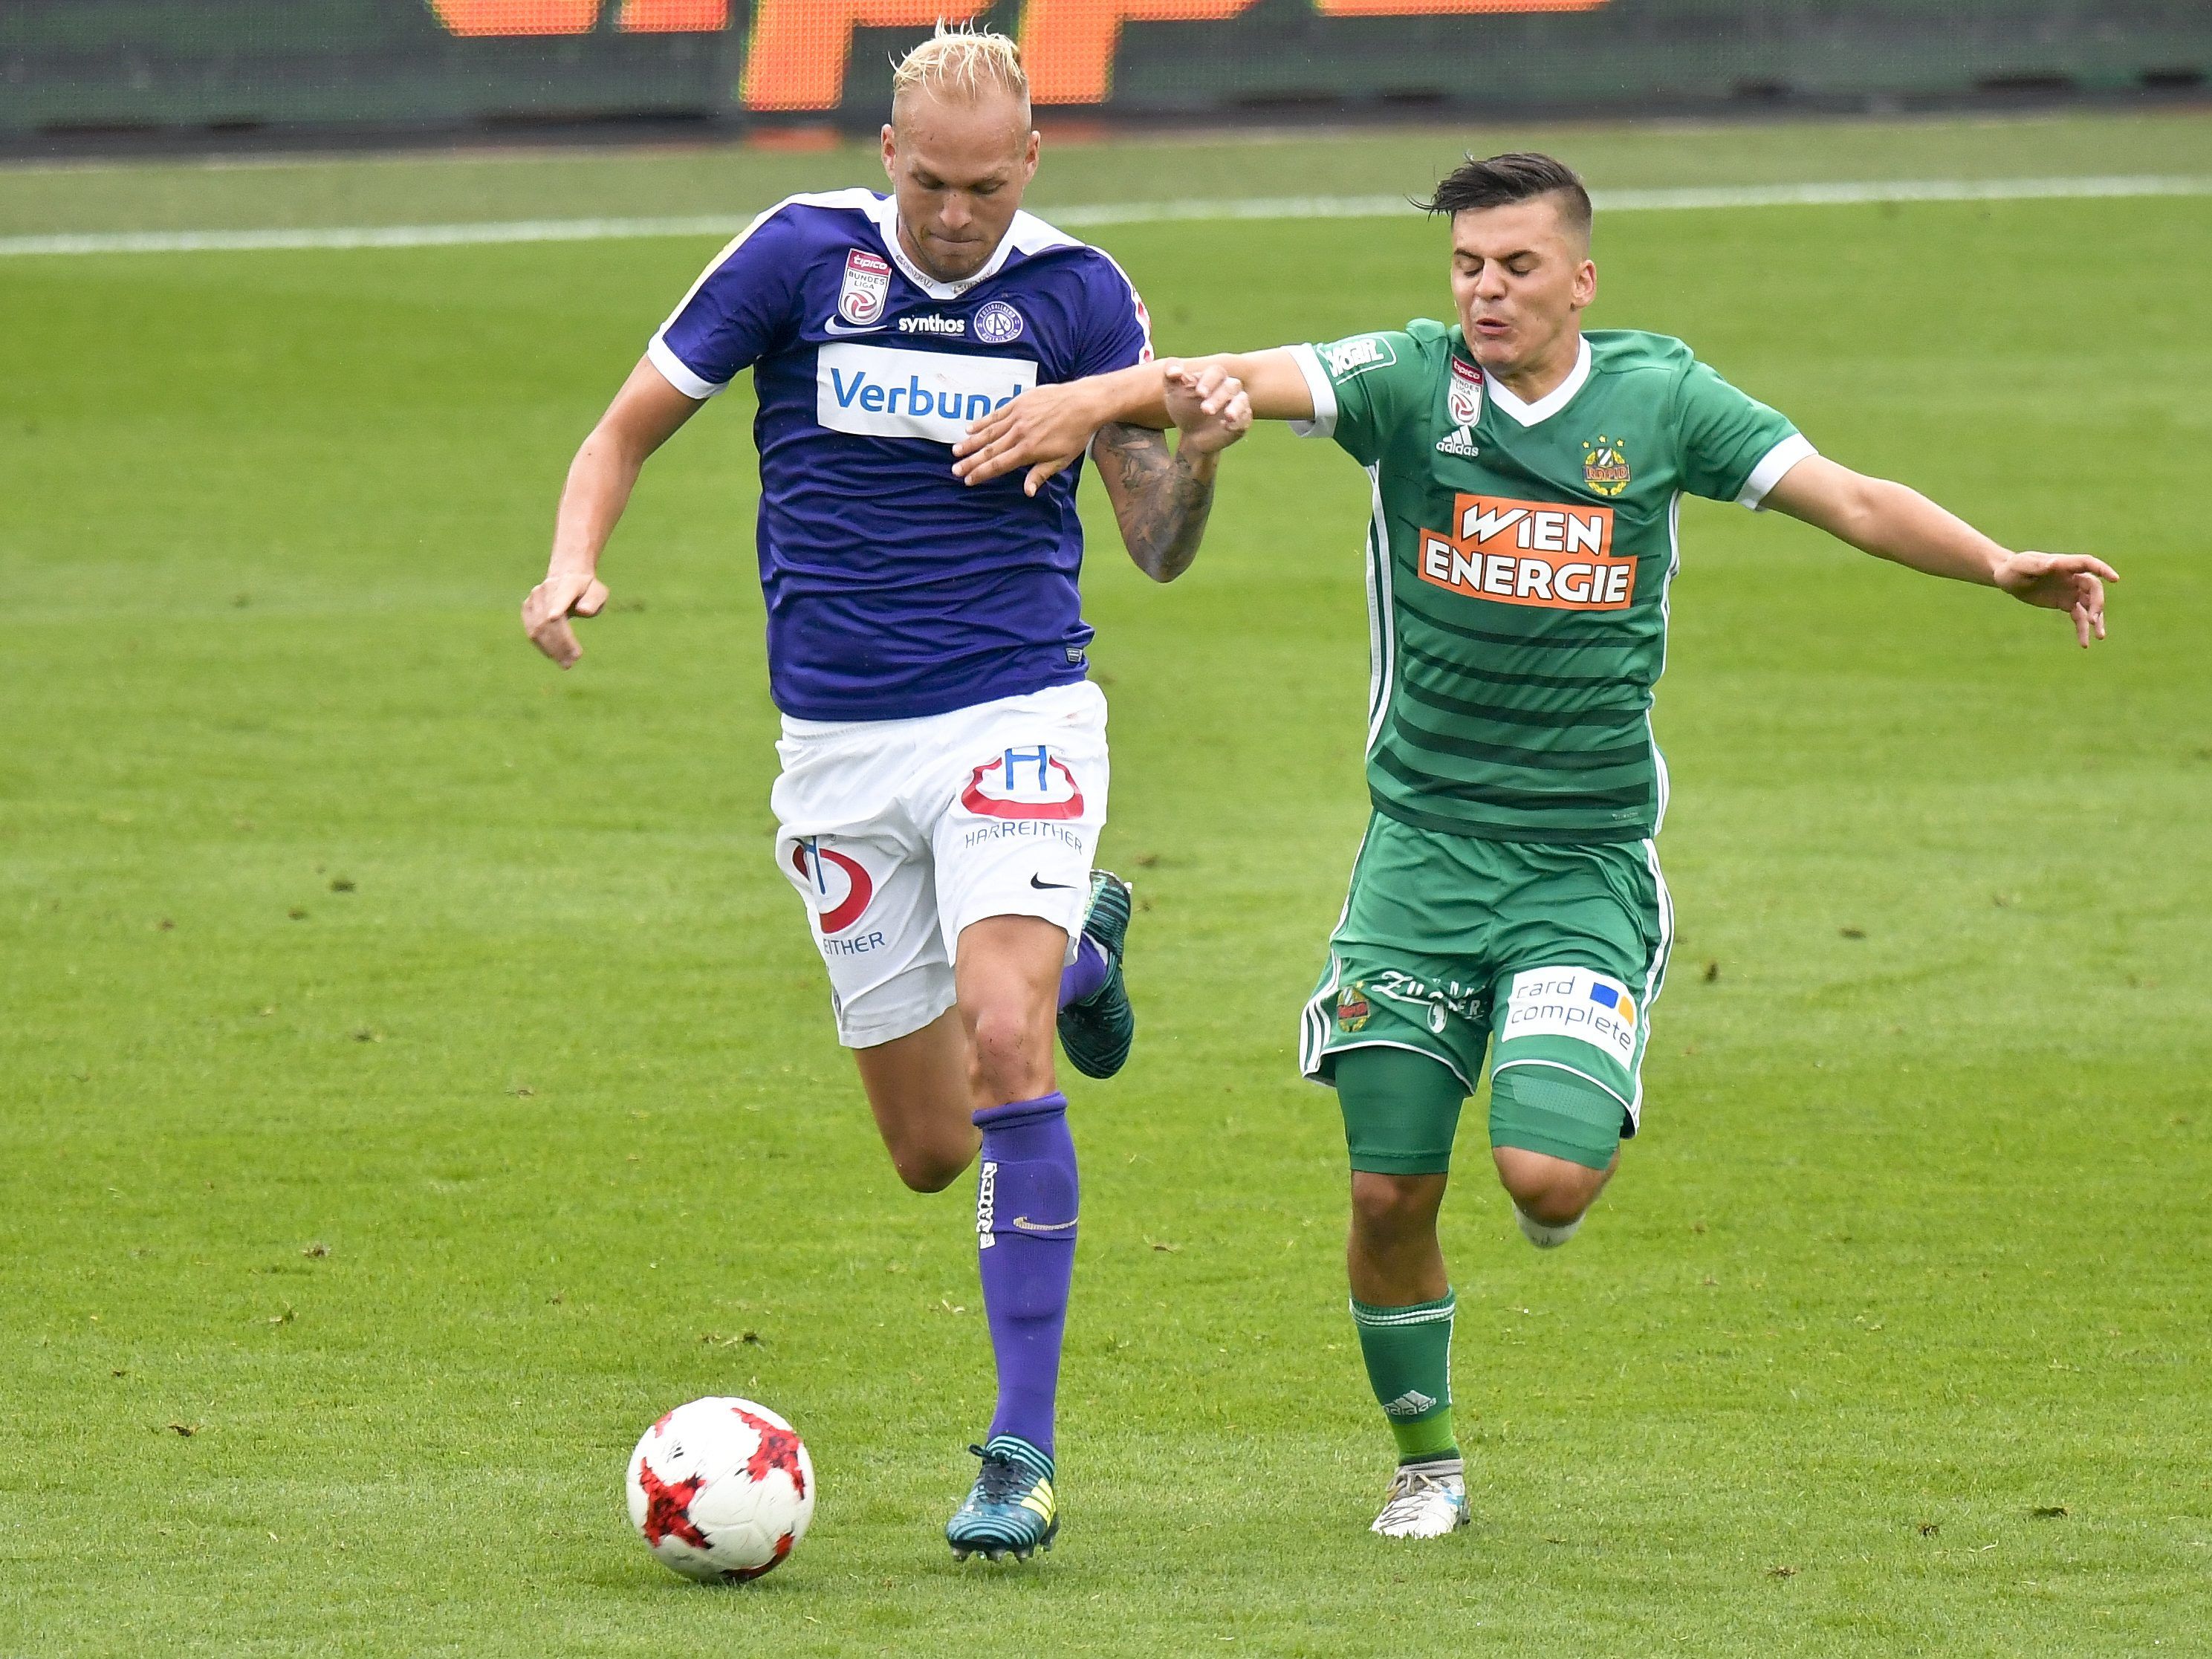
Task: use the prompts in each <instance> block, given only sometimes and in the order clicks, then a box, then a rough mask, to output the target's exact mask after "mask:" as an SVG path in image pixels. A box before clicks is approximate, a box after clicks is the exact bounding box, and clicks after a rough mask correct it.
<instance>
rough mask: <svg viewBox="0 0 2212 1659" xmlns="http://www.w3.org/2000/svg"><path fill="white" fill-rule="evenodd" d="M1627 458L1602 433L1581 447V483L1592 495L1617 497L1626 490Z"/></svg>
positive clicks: (1616, 445) (1618, 447) (1618, 446)
mask: <svg viewBox="0 0 2212 1659" xmlns="http://www.w3.org/2000/svg"><path fill="white" fill-rule="evenodd" d="M1628 477H1629V473H1628V457H1627V456H1626V455H1625V454H1623V453H1621V448H1620V445H1619V444H1617V443H1615V442H1614V441H1613V440H1612V439H1610V438H1608V437H1607V436H1606V435H1605V434H1604V433H1602V432H1601V433H1599V434H1598V435H1597V441H1596V442H1595V443H1586V444H1584V445H1583V483H1585V484H1587V485H1589V489H1590V491H1591V493H1592V494H1593V495H1619V494H1620V492H1621V491H1622V490H1624V489H1627V488H1628Z"/></svg>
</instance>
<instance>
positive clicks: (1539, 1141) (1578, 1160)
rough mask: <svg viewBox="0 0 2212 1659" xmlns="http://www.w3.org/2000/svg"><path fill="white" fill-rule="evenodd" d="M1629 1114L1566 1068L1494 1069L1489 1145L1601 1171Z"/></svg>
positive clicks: (1607, 1092)
mask: <svg viewBox="0 0 2212 1659" xmlns="http://www.w3.org/2000/svg"><path fill="white" fill-rule="evenodd" d="M1627 1122H1628V1113H1627V1111H1626V1109H1625V1108H1623V1107H1622V1105H1621V1103H1620V1097H1619V1096H1618V1095H1616V1094H1614V1093H1613V1091H1612V1090H1610V1089H1608V1088H1607V1087H1606V1086H1605V1085H1603V1084H1602V1083H1600V1082H1599V1081H1597V1079H1595V1078H1591V1077H1587V1076H1584V1075H1583V1073H1579V1072H1574V1071H1570V1070H1568V1069H1567V1068H1566V1067H1565V1066H1556V1067H1555V1066H1528V1065H1523V1066H1512V1065H1510V1063H1509V1064H1508V1065H1507V1066H1505V1067H1504V1069H1503V1070H1498V1069H1496V1068H1493V1069H1492V1073H1491V1077H1490V1144H1491V1145H1492V1146H1517V1147H1519V1148H1520V1149H1521V1150H1522V1151H1523V1152H1541V1153H1542V1154H1543V1155H1544V1156H1545V1157H1547V1158H1565V1159H1566V1160H1567V1161H1568V1162H1569V1163H1571V1164H1581V1165H1582V1166H1583V1168H1584V1169H1586V1170H1602V1169H1604V1168H1605V1167H1606V1166H1607V1164H1611V1163H1612V1162H1613V1154H1614V1153H1615V1152H1618V1151H1619V1150H1620V1141H1621V1131H1622V1129H1623V1128H1624V1127H1626V1125H1627Z"/></svg>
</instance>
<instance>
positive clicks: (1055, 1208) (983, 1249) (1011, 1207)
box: [975, 1091, 1078, 1457]
mask: <svg viewBox="0 0 2212 1659" xmlns="http://www.w3.org/2000/svg"><path fill="white" fill-rule="evenodd" d="M975 1127H977V1128H979V1129H981V1130H982V1132H983V1155H982V1163H981V1171H980V1173H979V1175H978V1176H977V1178H976V1187H975V1243H976V1245H977V1251H976V1255H977V1265H978V1267H980V1269H981V1273H982V1278H983V1308H984V1311H985V1312H986V1314H987V1316H989V1319H990V1324H991V1352H992V1355H993V1357H994V1358H995V1359H996V1360H997V1361H998V1367H999V1407H998V1411H997V1413H996V1414H995V1415H994V1417H993V1418H992V1419H991V1432H992V1433H993V1434H994V1435H998V1434H1012V1435H1018V1436H1020V1437H1022V1438H1023V1439H1024V1440H1026V1441H1028V1442H1029V1443H1030V1444H1031V1445H1033V1446H1035V1447H1036V1449H1038V1450H1039V1451H1041V1452H1042V1453H1044V1454H1045V1455H1047V1456H1048V1457H1049V1456H1050V1455H1052V1424H1053V1403H1054V1398H1055V1396H1056V1395H1058V1393H1059V1390H1060V1340H1061V1337H1062V1335H1063V1334H1065V1332H1066V1326H1067V1291H1068V1286H1069V1285H1070V1283H1071V1282H1072V1281H1073V1279H1074V1276H1075V1223H1076V1206H1077V1199H1078V1187H1077V1183H1076V1176H1075V1141H1074V1139H1073V1137H1072V1136H1071V1135H1070V1134H1069V1133H1068V1132H1067V1097H1066V1096H1065V1095H1062V1094H1060V1093H1059V1092H1058V1091H1054V1092H1053V1093H1051V1094H1048V1095H1040V1096H1038V1097H1037V1098H1036V1099H1035V1100H1018V1101H1015V1102H1013V1103H1012V1104H1011V1105H1006V1106H994V1107H992V1108H990V1109H988V1110H987V1111H981V1112H978V1113H976V1114H975Z"/></svg>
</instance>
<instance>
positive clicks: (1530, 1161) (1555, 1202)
mask: <svg viewBox="0 0 2212 1659" xmlns="http://www.w3.org/2000/svg"><path fill="white" fill-rule="evenodd" d="M1490 1155H1491V1158H1492V1161H1493V1162H1494V1163H1495V1164H1497V1165H1498V1181H1499V1182H1500V1184H1502V1185H1503V1186H1504V1188H1505V1190H1506V1193H1507V1194H1508V1195H1509V1196H1510V1197H1511V1199H1512V1200H1513V1202H1514V1205H1515V1206H1516V1208H1518V1209H1519V1210H1520V1212H1521V1213H1522V1214H1523V1215H1525V1216H1527V1217H1528V1219H1529V1220H1531V1221H1534V1222H1538V1223H1541V1225H1544V1226H1547V1227H1564V1226H1565V1225H1568V1224H1569V1223H1570V1222H1572V1221H1577V1220H1579V1219H1580V1218H1581V1217H1582V1214H1583V1212H1584V1211H1585V1210H1587V1209H1589V1206H1591V1205H1592V1204H1594V1203H1595V1202H1596V1201H1597V1195H1598V1194H1600V1193H1601V1192H1602V1191H1604V1190H1605V1183H1606V1182H1607V1180H1609V1179H1610V1178H1611V1177H1612V1175H1613V1169H1614V1168H1615V1166H1617V1165H1618V1164H1620V1152H1618V1151H1617V1150H1616V1151H1615V1152H1614V1153H1613V1158H1612V1159H1611V1161H1610V1162H1608V1163H1607V1164H1606V1166H1605V1167H1604V1168H1602V1169H1595V1170H1594V1169H1592V1168H1590V1167H1589V1165H1588V1164H1577V1163H1576V1162H1574V1161H1573V1160H1572V1159H1570V1158H1554V1157H1553V1156H1551V1155H1550V1154H1549V1153H1546V1152H1529V1151H1528V1150H1527V1149H1526V1148H1523V1147H1520V1146H1494V1147H1492V1149H1491V1154H1490Z"/></svg>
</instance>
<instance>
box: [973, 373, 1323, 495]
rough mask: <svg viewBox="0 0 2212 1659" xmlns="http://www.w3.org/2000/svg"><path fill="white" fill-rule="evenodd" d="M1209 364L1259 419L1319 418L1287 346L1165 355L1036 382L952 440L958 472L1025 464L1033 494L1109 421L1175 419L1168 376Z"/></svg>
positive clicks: (984, 473)
mask: <svg viewBox="0 0 2212 1659" xmlns="http://www.w3.org/2000/svg"><path fill="white" fill-rule="evenodd" d="M1208 368H1218V369H1219V370H1220V371H1221V372H1222V373H1223V374H1225V375H1227V376H1229V377H1230V378H1231V379H1233V380H1236V381H1237V383H1238V384H1239V385H1240V386H1242V387H1243V392H1244V395H1245V398H1246V400H1247V401H1248V402H1249V404H1251V406H1252V416H1253V418H1254V419H1255V420H1261V421H1310V420H1311V419H1312V418H1313V412H1314V408H1313V392H1312V390H1311V388H1310V387H1309V386H1307V385H1306V377H1305V375H1304V373H1303V372H1301V371H1300V369H1299V368H1298V365H1297V359H1296V358H1294V357H1293V356H1291V353H1290V351H1289V349H1288V348H1286V347H1276V348H1274V349H1272V350H1267V351H1248V352H1241V353H1240V352H1223V353H1218V354H1217V355H1215V356H1210V357H1164V358H1162V359H1160V360H1159V361H1158V362H1151V363H1135V364H1132V365H1131V366H1130V367H1129V368H1118V369H1115V371H1114V372H1113V373H1112V374H1093V375H1091V377H1090V378H1088V379H1087V380H1068V381H1065V382H1063V383H1062V384H1060V385H1059V386H1035V387H1032V388H1031V389H1030V390H1029V391H1027V392H1024V393H1022V395H1021V396H1020V397H1018V398H1015V399H1014V400H1013V402H1012V403H1010V404H1006V405H1005V406H1004V407H1003V408H1000V409H998V410H994V411H993V412H992V413H990V414H988V415H986V416H984V417H983V418H982V419H981V420H980V421H977V422H975V424H974V425H972V426H970V427H969V428H968V435H967V436H966V437H964V438H963V439H961V440H960V441H959V442H958V443H957V444H955V445H953V446H952V453H953V456H954V458H955V459H954V460H953V463H952V471H953V472H954V474H955V475H956V476H957V477H960V478H962V479H963V480H965V481H966V482H967V483H971V484H978V483H988V482H989V481H990V480H991V479H993V478H996V477H1002V476H1004V475H1005V474H1006V473H1009V472H1012V471H1014V469H1015V468H1017V467H1027V468H1028V469H1029V476H1028V477H1026V478H1025V479H1024V480H1023V483H1022V488H1023V489H1024V490H1025V491H1027V492H1028V493H1029V494H1030V495H1036V493H1037V491H1038V489H1040V488H1042V485H1043V483H1044V482H1045V480H1046V479H1048V478H1049V477H1052V476H1053V474H1054V473H1055V472H1058V471H1061V470H1062V469H1063V468H1066V467H1068V466H1072V465H1074V464H1075V459H1076V457H1077V456H1079V455H1080V454H1082V453H1083V451H1084V447H1085V445H1087V444H1089V443H1090V441H1091V434H1092V433H1094V432H1097V430H1099V428H1102V427H1103V426H1104V425H1106V423H1107V422H1109V421H1112V422H1119V423H1120V424H1121V425H1123V426H1143V427H1150V428H1152V430H1153V431H1155V432H1158V431H1162V430H1164V429H1165V428H1167V427H1169V426H1170V425H1173V424H1174V423H1175V422H1174V421H1173V418H1172V417H1171V416H1170V415H1169V413H1168V392H1167V387H1168V381H1169V380H1170V377H1171V376H1174V375H1176V374H1203V373H1204V372H1205V371H1206V369H1208Z"/></svg>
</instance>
